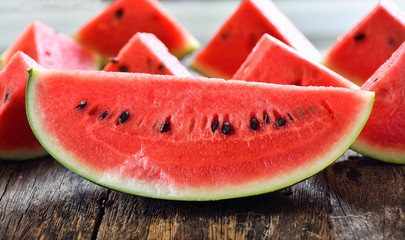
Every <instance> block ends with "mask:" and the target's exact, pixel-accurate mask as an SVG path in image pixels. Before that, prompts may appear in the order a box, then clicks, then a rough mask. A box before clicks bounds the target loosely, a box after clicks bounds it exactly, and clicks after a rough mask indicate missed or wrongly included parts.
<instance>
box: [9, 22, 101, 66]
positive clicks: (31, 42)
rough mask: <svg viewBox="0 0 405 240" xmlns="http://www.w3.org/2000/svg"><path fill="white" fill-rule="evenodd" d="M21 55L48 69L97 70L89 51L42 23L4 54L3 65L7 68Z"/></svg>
mask: <svg viewBox="0 0 405 240" xmlns="http://www.w3.org/2000/svg"><path fill="white" fill-rule="evenodd" d="M17 51H22V52H24V53H25V54H27V55H28V56H30V57H31V58H32V59H34V60H35V61H36V62H38V63H39V64H40V65H41V66H43V67H46V68H51V69H82V70H91V69H96V68H97V59H96V58H95V56H94V55H93V54H92V53H91V52H90V51H89V50H87V49H85V48H83V47H82V46H80V45H79V44H78V43H76V42H75V41H73V40H72V39H71V38H69V37H67V36H65V35H63V34H61V33H57V32H55V30H53V29H51V28H50V27H48V26H46V25H44V24H43V23H41V22H38V21H33V22H31V23H30V25H29V26H28V27H27V28H26V29H25V30H24V31H23V32H22V33H21V35H20V36H19V37H18V38H17V40H16V41H15V42H14V43H13V44H12V45H11V46H10V47H9V48H8V49H7V50H6V51H5V52H4V53H3V55H2V56H1V61H2V64H3V65H6V64H7V63H8V61H9V60H10V58H11V57H12V56H13V55H14V53H16V52H17Z"/></svg>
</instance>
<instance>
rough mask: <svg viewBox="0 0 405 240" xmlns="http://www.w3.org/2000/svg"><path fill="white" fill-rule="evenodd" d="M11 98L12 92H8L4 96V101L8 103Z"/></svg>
mask: <svg viewBox="0 0 405 240" xmlns="http://www.w3.org/2000/svg"><path fill="white" fill-rule="evenodd" d="M9 97H10V92H7V93H6V95H5V96H4V101H5V102H7V100H8V98H9Z"/></svg>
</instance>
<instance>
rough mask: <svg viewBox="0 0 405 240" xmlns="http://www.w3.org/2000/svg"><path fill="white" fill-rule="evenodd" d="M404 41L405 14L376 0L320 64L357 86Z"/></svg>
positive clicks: (382, 1) (385, 1)
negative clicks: (370, 9) (368, 11)
mask: <svg viewBox="0 0 405 240" xmlns="http://www.w3.org/2000/svg"><path fill="white" fill-rule="evenodd" d="M403 41H405V14H404V12H402V11H401V10H400V9H399V8H398V7H397V6H396V5H395V4H394V3H392V2H391V1H389V0H380V1H379V2H378V4H377V5H376V6H375V7H374V8H373V10H372V11H370V13H368V14H367V16H365V17H364V18H363V19H362V20H361V21H360V22H359V23H358V24H357V25H356V26H354V27H353V28H352V29H351V30H350V31H349V32H348V33H346V34H345V35H344V36H342V37H340V38H339V39H338V40H337V42H336V43H335V44H334V45H333V46H332V47H331V48H330V49H329V51H328V53H327V54H326V55H325V58H324V59H323V64H324V65H325V66H327V67H328V68H330V69H332V70H334V71H336V72H337V73H339V74H341V75H342V76H344V77H346V78H347V79H349V80H351V81H353V82H354V83H356V84H357V85H359V86H361V85H362V84H363V83H364V82H365V81H366V80H367V79H368V78H369V77H370V76H371V75H372V74H373V73H374V72H375V71H376V70H377V68H378V67H380V66H381V65H382V64H383V63H384V62H385V61H386V60H387V59H388V58H389V57H390V56H391V55H392V53H393V52H394V51H395V50H396V49H397V48H398V47H399V46H400V45H401V43H402V42H403Z"/></svg>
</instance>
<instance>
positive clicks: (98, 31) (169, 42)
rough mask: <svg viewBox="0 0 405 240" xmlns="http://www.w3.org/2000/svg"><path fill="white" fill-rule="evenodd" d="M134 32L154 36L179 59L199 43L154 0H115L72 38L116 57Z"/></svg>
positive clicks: (108, 55) (105, 54)
mask: <svg viewBox="0 0 405 240" xmlns="http://www.w3.org/2000/svg"><path fill="white" fill-rule="evenodd" d="M137 32H149V33H153V34H155V35H156V36H157V37H158V38H159V39H160V40H161V41H162V42H163V43H164V44H165V45H166V46H167V47H168V48H169V51H170V52H171V53H172V54H173V55H175V56H176V57H178V58H182V57H184V56H185V55H187V54H189V53H190V52H192V51H194V50H195V49H197V48H199V46H200V43H199V42H198V41H197V40H196V39H195V38H194V37H193V36H192V35H191V34H190V33H189V32H188V31H187V30H186V29H185V28H184V27H183V26H182V25H181V24H180V23H179V22H178V21H177V20H176V19H175V18H174V17H173V16H171V15H170V13H169V12H167V10H166V9H164V8H163V6H162V5H160V3H159V2H158V1H157V0H147V1H145V0H116V1H113V2H112V3H111V4H110V5H109V6H108V7H107V8H106V9H105V10H104V11H103V12H102V13H100V15H98V16H97V17H95V18H94V19H92V20H91V21H90V22H88V23H87V24H86V25H84V26H83V27H82V28H81V29H80V30H79V31H78V32H77V33H76V35H75V38H76V39H77V40H78V41H79V42H80V43H82V44H84V45H85V46H87V47H89V48H91V49H93V50H94V51H96V52H98V53H100V54H102V55H104V56H106V57H115V56H117V55H118V52H119V51H120V49H121V48H122V47H123V46H124V45H125V44H126V43H127V42H128V40H129V39H130V38H131V37H132V36H133V35H134V34H135V33H137Z"/></svg>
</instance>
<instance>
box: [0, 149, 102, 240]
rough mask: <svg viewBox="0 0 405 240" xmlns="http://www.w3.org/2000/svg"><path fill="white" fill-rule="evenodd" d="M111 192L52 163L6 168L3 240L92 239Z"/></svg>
mask: <svg viewBox="0 0 405 240" xmlns="http://www.w3.org/2000/svg"><path fill="white" fill-rule="evenodd" d="M106 191H107V190H106V189H105V188H102V187H99V186H97V185H95V184H93V183H91V182H89V181H86V180H85V179H83V178H81V177H80V176H78V175H76V174H75V173H72V172H70V171H69V170H67V169H65V168H64V167H62V166H61V165H60V164H59V163H57V162H56V161H55V160H54V159H52V158H50V157H49V158H45V159H40V160H35V161H28V162H0V226H1V227H0V239H41V238H43V239H91V238H92V235H93V234H94V233H93V231H94V229H95V225H96V224H97V218H98V216H99V214H100V207H99V206H100V204H98V203H100V202H101V200H100V199H102V198H103V194H104V195H105V194H106Z"/></svg>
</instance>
